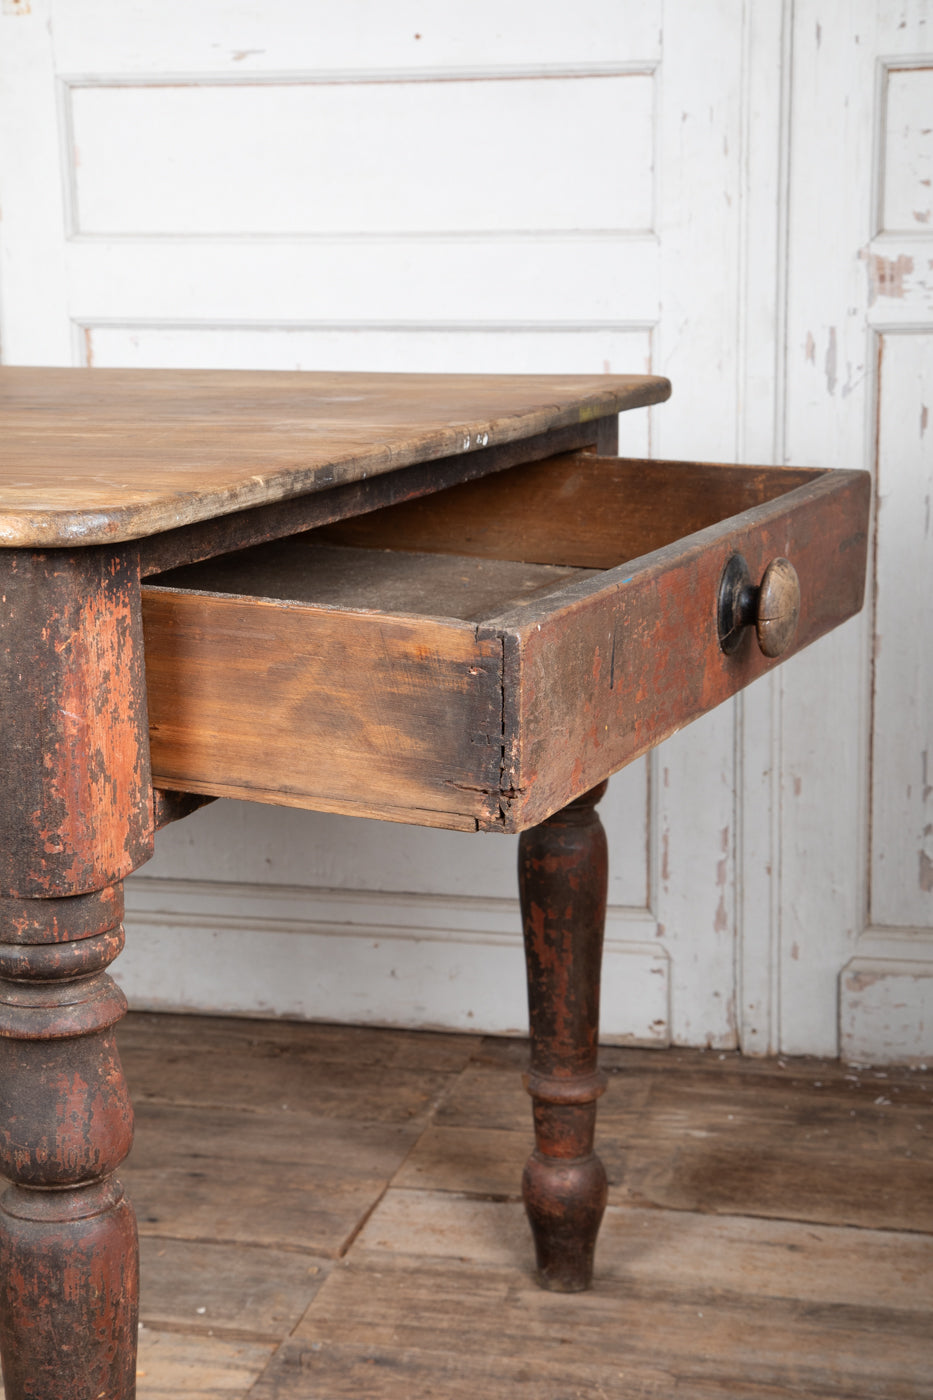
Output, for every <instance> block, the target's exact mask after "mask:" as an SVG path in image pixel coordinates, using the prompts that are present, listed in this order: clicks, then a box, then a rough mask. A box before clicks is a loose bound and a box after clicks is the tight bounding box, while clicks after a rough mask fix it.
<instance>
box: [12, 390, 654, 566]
mask: <svg viewBox="0 0 933 1400" xmlns="http://www.w3.org/2000/svg"><path fill="white" fill-rule="evenodd" d="M669 394H670V384H669V383H668V381H667V380H666V379H662V378H660V377H658V376H656V375H467V374H456V375H446V374H445V375H441V374H438V375H433V374H432V375H423V374H349V373H310V372H301V371H298V372H289V373H280V372H269V371H230V370H134V369H116V370H107V369H46V368H18V367H4V368H0V545H2V546H4V547H40V548H41V547H56V546H74V545H92V544H105V543H111V542H116V541H119V540H130V539H139V538H143V537H145V536H148V535H153V534H158V533H160V532H161V531H163V530H170V529H173V528H175V527H177V526H179V525H185V524H189V523H191V522H193V521H198V520H209V519H213V518H215V517H217V516H221V515H226V514H229V513H231V512H233V511H238V510H243V509H245V508H247V507H251V506H259V505H264V504H267V503H269V502H272V501H280V500H284V499H287V498H288V497H294V496H298V495H303V494H305V493H307V492H310V491H320V490H325V489H327V488H329V487H332V486H337V485H341V484H344V483H347V482H352V481H359V480H362V479H363V478H365V477H369V476H376V475H379V474H383V473H386V472H391V471H395V470H398V469H399V468H401V467H405V466H409V465H411V464H413V463H418V462H430V461H435V460H438V459H440V458H443V457H450V456H453V455H459V454H461V453H464V452H471V451H476V450H477V449H482V448H485V447H492V446H495V445H499V444H502V443H506V442H510V441H515V440H516V439H519V438H525V437H530V436H533V435H535V434H538V433H544V432H546V431H547V430H549V429H551V428H558V427H564V426H567V425H569V424H574V423H580V422H586V421H591V420H593V419H596V418H601V417H606V416H607V415H609V414H613V413H617V412H620V411H622V410H624V409H629V408H638V407H641V406H643V405H646V404H652V403H660V402H662V401H663V400H664V399H666V398H667V397H668V396H669Z"/></svg>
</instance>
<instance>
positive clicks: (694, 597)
mask: <svg viewBox="0 0 933 1400" xmlns="http://www.w3.org/2000/svg"><path fill="white" fill-rule="evenodd" d="M671 465H672V467H675V466H678V465H679V464H671ZM718 470H719V472H720V473H723V474H725V473H729V472H730V471H731V472H735V474H736V480H737V484H738V483H739V481H740V479H741V474H742V473H743V472H745V471H747V469H745V468H742V467H736V468H729V467H722V468H719V469H718ZM869 510H870V478H869V477H868V474H867V473H864V472H843V471H837V472H825V473H820V474H813V477H812V479H811V480H810V481H809V482H806V483H805V484H803V485H801V486H798V487H796V488H795V489H793V490H792V491H790V492H788V493H787V494H785V495H781V496H778V497H777V498H776V499H772V500H770V501H767V502H765V503H763V504H761V505H758V506H755V507H754V508H753V509H749V510H746V511H744V512H742V513H741V514H739V515H736V516H732V517H731V518H727V519H726V520H724V521H721V522H720V523H718V524H716V525H713V526H710V527H708V528H706V529H704V530H701V531H699V532H697V533H695V534H693V535H691V536H689V537H688V538H686V539H684V540H680V541H677V542H676V543H673V544H670V545H667V546H665V547H663V548H661V549H658V550H656V551H655V552H653V553H652V554H648V555H645V556H644V557H642V558H640V559H635V560H632V561H631V562H629V563H627V564H624V565H622V566H621V567H616V568H614V569H612V570H609V571H607V572H606V573H603V574H602V575H598V576H596V579H595V580H593V581H590V582H588V583H586V584H584V585H582V586H580V585H577V586H576V587H575V588H574V589H573V590H564V594H563V598H562V599H557V598H552V599H551V600H550V603H551V606H550V607H549V608H547V609H544V608H542V609H541V610H540V611H539V612H538V613H536V615H534V616H528V615H520V616H513V617H512V618H507V617H503V618H500V619H499V620H498V632H499V634H500V635H502V637H503V642H504V651H505V677H504V682H505V695H506V709H505V729H506V762H505V768H504V787H505V789H506V790H507V792H508V793H509V794H510V796H509V798H508V800H507V804H506V805H507V817H506V825H507V826H508V827H509V828H510V829H515V830H521V829H523V828H524V827H526V826H529V825H532V824H534V823H535V822H537V821H540V820H542V819H543V818H544V817H545V816H547V815H548V814H549V813H550V812H553V811H556V810H558V809H559V808H560V807H562V806H564V805H565V804H566V803H567V802H569V801H570V800H572V798H573V797H574V796H576V795H577V794H579V793H581V792H585V791H586V790H587V789H588V788H590V787H593V786H594V785H595V784H596V783H598V782H601V781H602V779H603V778H605V777H606V776H607V774H609V773H613V772H615V771H616V770H617V769H618V768H620V767H622V766H624V765H625V764H626V763H629V762H631V761H632V760H633V759H634V758H637V757H638V756H639V755H640V754H643V753H645V752H646V751H647V750H648V749H650V748H652V747H653V746H654V745H655V744H658V743H660V742H661V740H663V739H665V738H667V737H668V736H669V735H671V734H673V733H675V732H676V731H677V730H678V729H681V728H683V726H684V725H685V724H688V723H689V722H690V721H691V720H693V719H696V718H698V717H699V716H700V715H702V714H705V713H706V711H708V710H711V709H713V708H714V707H715V706H716V705H718V704H720V703H721V702H722V701H723V700H725V699H727V698H728V697H729V696H730V695H734V694H735V693H736V691H739V690H741V689H742V688H743V687H744V686H746V685H748V684H750V682H752V681H753V680H755V679H757V677H759V676H761V675H763V674H765V672H767V671H769V670H771V669H772V668H773V667H774V666H775V665H777V664H778V663H779V661H782V660H784V659H785V658H786V657H789V656H791V655H793V654H794V653H795V652H797V651H799V650H801V649H802V648H803V647H805V646H807V645H809V643H811V642H813V641H815V640H816V639H817V638H818V637H821V636H823V635H824V633H826V632H828V631H830V630H831V629H832V628H833V627H836V626H837V625H838V624H839V623H841V622H843V621H844V620H845V619H846V618H848V617H851V616H852V615H853V614H855V613H857V612H858V611H859V609H860V608H861V606H862V599H863V594H864V589H865V567H866V559H867V544H868V519H869ZM735 555H739V556H741V557H742V558H743V559H744V560H745V562H746V563H747V566H748V572H749V575H750V577H751V580H752V582H753V583H754V584H758V583H759V582H760V580H761V579H762V577H763V575H764V573H765V570H766V569H767V567H768V565H769V563H771V561H772V560H775V559H779V558H785V559H789V560H790V561H791V562H792V564H793V566H794V569H795V570H796V573H797V576H798V578H799V586H800V611H799V619H798V622H797V625H796V630H795V632H794V634H793V637H792V640H791V642H790V644H789V645H788V646H787V649H786V650H785V651H784V652H783V653H782V654H781V655H780V656H779V657H776V658H774V657H768V656H766V655H764V654H763V652H762V650H761V648H760V645H759V643H758V640H757V636H756V628H755V627H754V626H751V625H750V626H746V627H745V628H744V629H743V631H742V633H741V635H740V638H739V641H738V645H737V647H736V649H735V650H734V651H732V652H731V654H727V653H726V652H725V651H724V650H723V648H722V646H721V645H720V635H719V622H718V609H717V601H718V595H719V590H720V584H721V580H722V576H723V572H724V569H725V568H726V565H727V564H728V562H729V561H730V559H731V558H733V556H735ZM571 594H573V595H574V596H571ZM813 703H814V706H816V705H819V703H820V698H819V696H816V695H815V696H814V697H813Z"/></svg>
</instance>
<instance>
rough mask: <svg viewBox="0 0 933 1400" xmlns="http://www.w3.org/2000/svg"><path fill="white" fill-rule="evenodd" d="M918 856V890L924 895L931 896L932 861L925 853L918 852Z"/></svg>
mask: <svg viewBox="0 0 933 1400" xmlns="http://www.w3.org/2000/svg"><path fill="white" fill-rule="evenodd" d="M918 855H919V856H920V881H919V884H920V889H921V890H922V891H923V893H924V894H933V860H931V859H930V857H929V856H928V855H927V853H926V851H919V852H918Z"/></svg>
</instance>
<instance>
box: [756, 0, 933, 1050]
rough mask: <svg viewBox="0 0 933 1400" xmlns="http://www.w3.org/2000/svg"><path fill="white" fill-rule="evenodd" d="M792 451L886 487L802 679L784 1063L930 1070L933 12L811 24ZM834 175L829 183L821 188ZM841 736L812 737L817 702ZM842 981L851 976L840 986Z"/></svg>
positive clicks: (784, 890) (792, 794) (872, 2)
mask: <svg viewBox="0 0 933 1400" xmlns="http://www.w3.org/2000/svg"><path fill="white" fill-rule="evenodd" d="M795 19H796V22H795V26H794V30H793V54H794V63H793V85H792V96H793V101H792V107H791V122H790V129H789V157H790V159H789V189H788V229H789V238H788V251H789V257H788V276H787V328H786V380H785V382H786V400H785V423H786V428H785V431H784V435H783V437H784V444H783V445H784V451H785V453H786V454H787V455H788V456H801V455H805V456H806V457H807V458H808V460H813V461H815V462H817V463H819V464H832V463H836V462H839V463H843V464H845V465H851V466H863V467H866V468H868V469H870V470H871V471H872V472H873V473H874V474H875V480H876V530H877V548H876V552H875V560H874V571H873V572H874V579H873V587H871V588H870V591H869V598H868V606H867V608H866V610H865V613H864V614H863V616H862V618H861V619H860V620H859V621H858V622H854V623H852V624H849V625H847V627H845V628H844V629H842V631H841V632H840V633H839V634H837V635H836V636H835V637H834V638H833V639H832V640H831V641H828V642H827V644H826V645H825V647H823V648H821V649H820V650H819V651H814V652H813V653H812V655H805V656H801V657H800V658H799V659H798V660H796V661H795V662H794V663H793V668H791V667H788V668H787V674H786V677H785V684H784V689H783V694H782V704H781V711H780V721H779V722H780V728H781V732H782V735H783V742H782V744H781V751H782V762H783V782H782V793H781V799H782V815H781V833H780V850H781V852H782V880H781V893H780V897H779V901H778V902H779V907H780V909H781V911H782V914H781V920H782V930H781V932H782V938H781V947H782V954H781V962H782V966H783V972H782V975H781V992H780V996H781V1001H782V1005H783V1007H784V1008H785V1009H784V1010H783V1013H782V1021H783V1027H784V1029H783V1042H784V1044H785V1046H786V1048H788V1049H790V1050H794V1049H805V1048H809V1047H810V1046H811V1045H814V1044H815V1045H817V1046H820V1047H822V1046H826V1047H827V1048H828V1047H831V1046H832V1045H833V1044H834V1039H833V1036H832V1034H831V1030H832V1028H830V1027H826V1028H825V1029H824V1030H820V1029H819V1025H820V1021H821V1017H822V1004H823V1003H824V1002H827V1001H828V1000H829V998H830V995H831V992H832V989H833V988H834V987H835V986H836V984H837V982H838V985H839V994H840V995H839V1010H840V1032H841V1045H842V1048H843V1051H844V1052H845V1053H846V1054H847V1055H849V1056H850V1057H854V1058H863V1059H876V1060H880V1059H886V1058H915V1059H923V1058H925V1057H929V1056H930V1055H931V1054H933V878H931V871H933V865H931V859H933V786H931V783H933V779H931V776H930V774H931V772H933V768H931V755H933V608H931V600H933V530H931V498H933V429H931V425H930V410H931V405H933V4H930V3H929V0H902V2H900V3H891V2H890V0H889V3H883V4H878V3H877V2H876V0H856V2H855V3H854V2H853V0H844V3H843V0H838V3H835V4H819V3H816V0H807V3H799V0H798V3H797V4H796V6H795ZM829 173H831V178H826V175H827V174H829ZM815 697H816V698H818V703H819V707H820V709H821V710H823V711H824V712H825V713H826V714H827V715H828V716H829V719H830V723H829V724H828V725H823V724H820V725H816V724H814V721H813V702H814V698H815ZM840 969H841V971H840Z"/></svg>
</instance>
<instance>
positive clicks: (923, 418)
mask: <svg viewBox="0 0 933 1400" xmlns="http://www.w3.org/2000/svg"><path fill="white" fill-rule="evenodd" d="M929 421H930V410H929V409H928V408H927V406H926V404H925V403H922V404H921V405H920V436H921V437H923V434H924V433H925V432H926V430H927V424H928V423H929ZM928 499H929V498H928Z"/></svg>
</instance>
